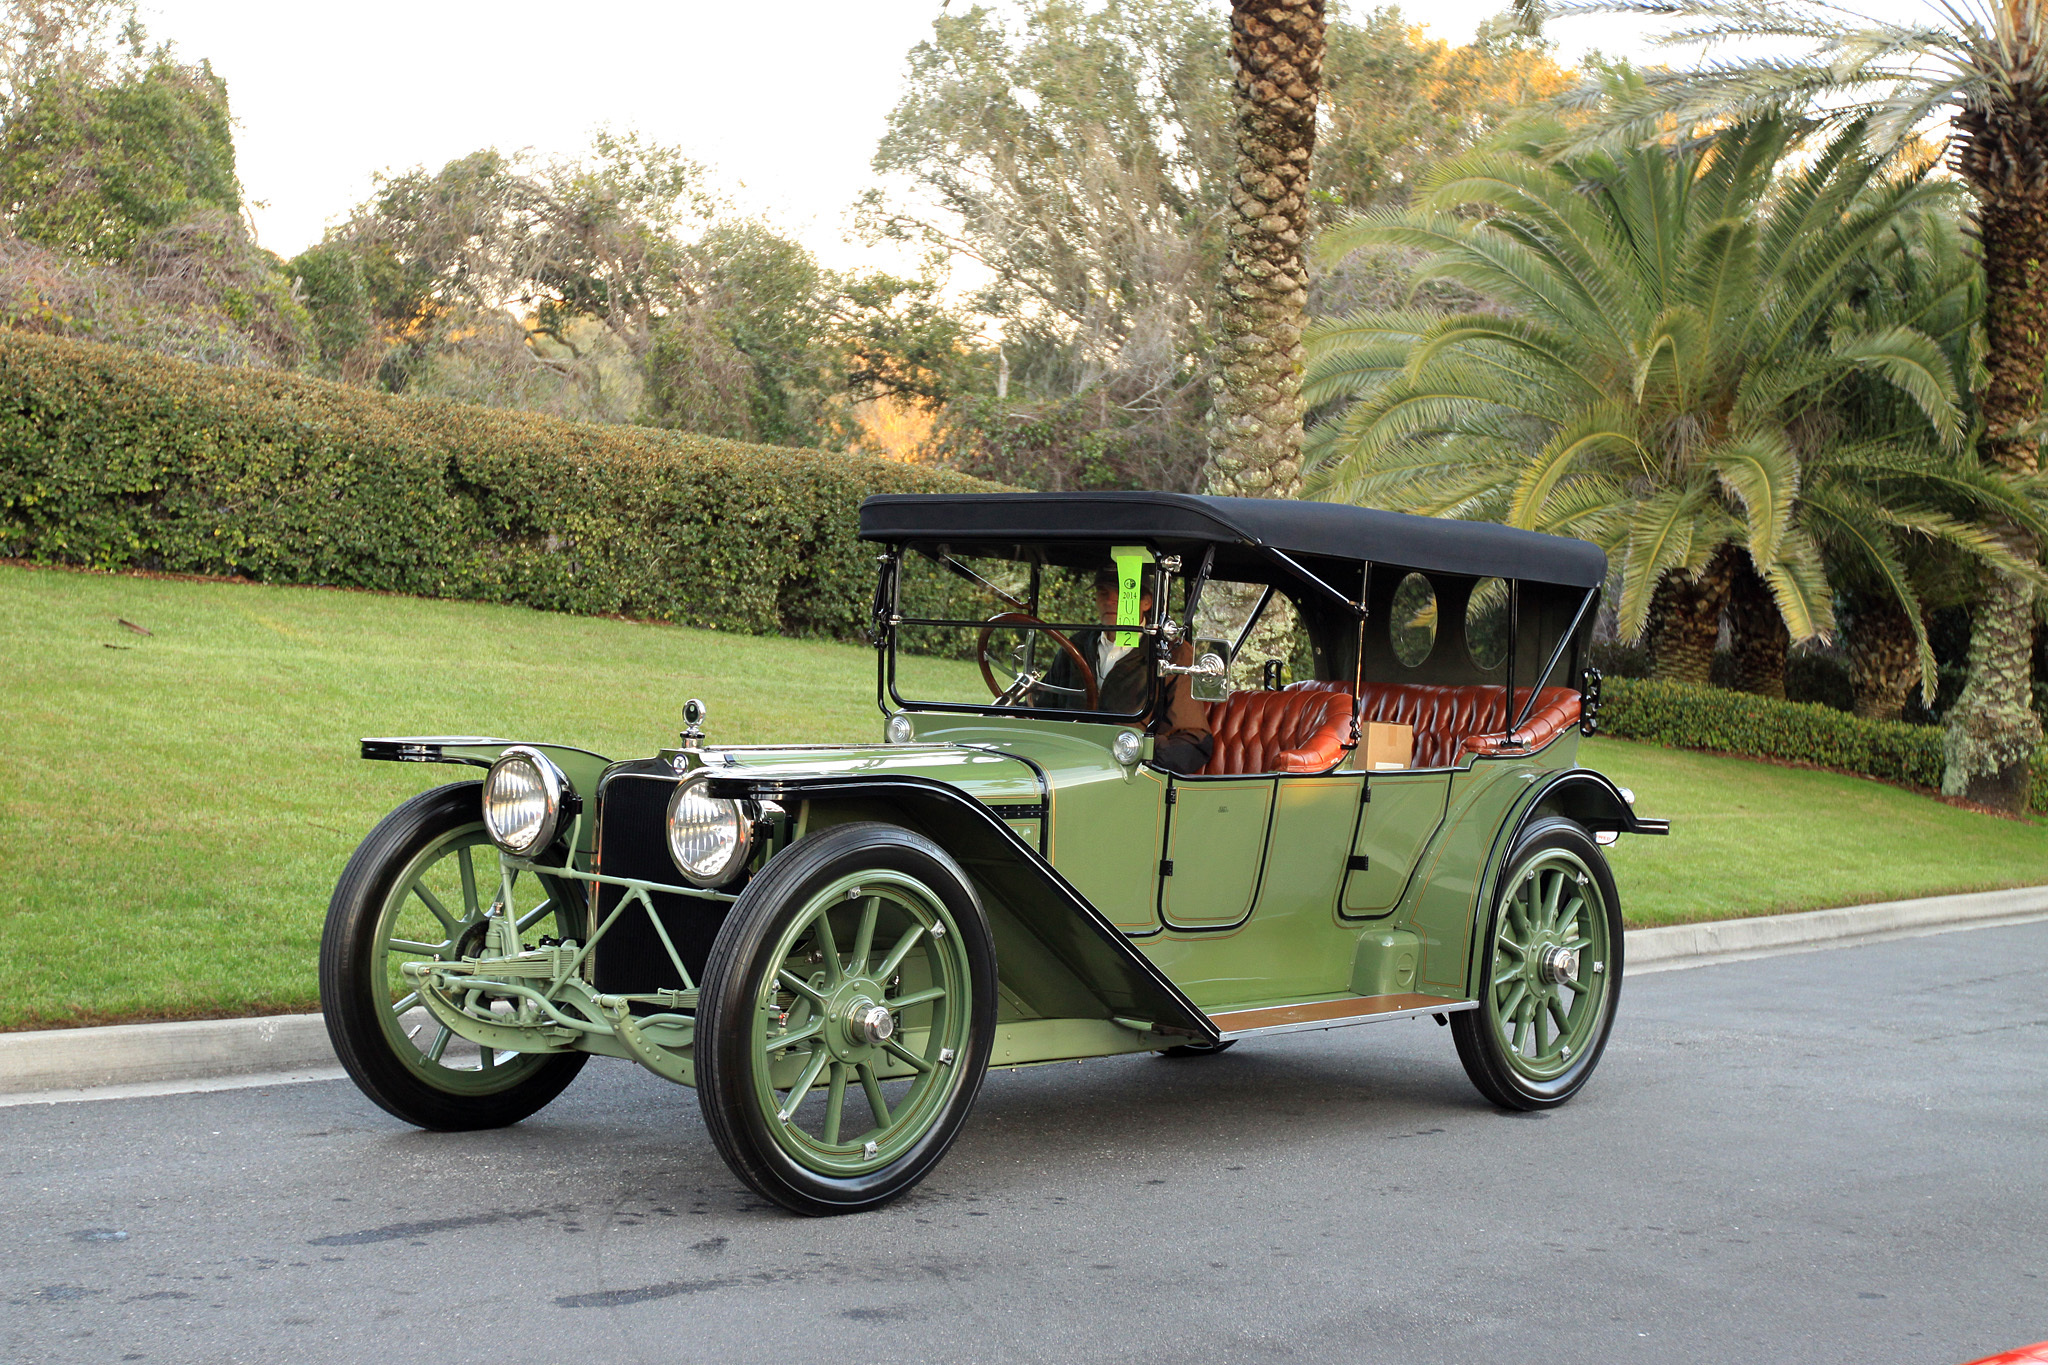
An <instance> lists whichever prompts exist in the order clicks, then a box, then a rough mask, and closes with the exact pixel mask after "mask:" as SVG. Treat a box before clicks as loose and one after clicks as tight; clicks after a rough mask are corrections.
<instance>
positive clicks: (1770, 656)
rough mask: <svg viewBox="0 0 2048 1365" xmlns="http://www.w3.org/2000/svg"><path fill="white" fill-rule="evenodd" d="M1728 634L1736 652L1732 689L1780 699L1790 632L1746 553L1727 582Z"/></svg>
mask: <svg viewBox="0 0 2048 1365" xmlns="http://www.w3.org/2000/svg"><path fill="white" fill-rule="evenodd" d="M1728 637H1729V638H1728V643H1729V647H1730V648H1731V649H1732V650H1733V651H1734V654H1735V658H1734V663H1735V690H1736V691H1738V692H1754V693H1755V694H1756V695H1758V696H1759V697H1776V698H1777V699H1778V700H1780V701H1783V700H1784V699H1785V654H1786V651H1788V650H1789V649H1790V648H1791V647H1792V634H1791V632H1790V631H1788V630H1786V629H1785V615H1784V613H1783V612H1781V611H1779V610H1778V599H1777V598H1776V597H1775V596H1773V595H1772V593H1771V585H1770V584H1768V583H1766V582H1765V581H1764V580H1763V579H1762V578H1761V577H1759V576H1758V574H1757V571H1756V568H1755V566H1754V565H1752V564H1751V563H1750V562H1749V556H1748V555H1741V556H1738V557H1737V562H1736V565H1735V569H1734V572H1733V574H1732V576H1731V578H1730V582H1729V586H1728Z"/></svg>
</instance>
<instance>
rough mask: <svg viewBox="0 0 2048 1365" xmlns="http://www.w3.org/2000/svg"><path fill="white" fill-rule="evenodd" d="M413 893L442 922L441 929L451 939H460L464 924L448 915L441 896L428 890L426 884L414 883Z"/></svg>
mask: <svg viewBox="0 0 2048 1365" xmlns="http://www.w3.org/2000/svg"><path fill="white" fill-rule="evenodd" d="M412 893H413V894H414V895H415V896H418V897H419V898H420V903H421V904H423V905H425V906H426V907H427V909H429V910H431V911H432V912H433V914H434V918H435V919H437V920H439V921H441V927H442V928H443V929H446V930H447V931H448V937H449V938H451V939H452V938H456V937H459V931H460V930H461V928H462V924H463V922H462V921H461V920H458V919H456V918H455V916H453V915H451V914H449V913H448V907H447V906H445V905H443V904H441V898H440V897H439V896H436V895H435V894H434V893H433V892H431V891H429V890H427V887H426V883H424V882H414V883H413V884H412Z"/></svg>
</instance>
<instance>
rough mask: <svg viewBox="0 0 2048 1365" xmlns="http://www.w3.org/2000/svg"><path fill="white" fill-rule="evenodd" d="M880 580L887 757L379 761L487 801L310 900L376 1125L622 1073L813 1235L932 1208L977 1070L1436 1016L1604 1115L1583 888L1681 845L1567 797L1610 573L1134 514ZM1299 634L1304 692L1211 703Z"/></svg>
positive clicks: (1287, 518)
mask: <svg viewBox="0 0 2048 1365" xmlns="http://www.w3.org/2000/svg"><path fill="white" fill-rule="evenodd" d="M861 537H862V539H864V540H866V541H869V542H872V543H873V544H874V545H875V546H876V547H877V548H878V551H879V574H878V580H877V586H876V592H875V597H874V607H873V613H874V614H873V621H874V625H873V631H874V638H875V642H876V648H877V675H878V681H877V688H878V697H879V701H880V704H881V708H882V711H883V713H884V717H885V720H884V722H883V725H882V730H883V735H884V738H883V742H881V743H877V744H872V745H856V746H852V747H845V746H834V745H823V744H775V745H759V746H751V745H750V746H736V745H715V744H712V743H710V742H708V741H707V740H706V739H705V736H704V733H703V722H704V708H703V707H702V705H701V704H699V703H697V702H692V703H690V704H689V706H687V707H686V708H685V717H684V718H685V722H686V728H685V730H684V732H683V734H682V736H681V743H680V744H679V745H678V747H676V748H674V749H670V750H665V751H663V752H662V753H660V754H658V755H656V756H655V757H652V758H642V759H630V760H626V761H623V762H614V761H611V760H608V759H606V758H603V757H600V756H599V755H597V754H593V753H588V752H585V751H583V750H580V749H575V748H568V747H564V746H561V745H555V744H546V743H515V742H513V741H509V740H501V739H484V738H475V737H425V738H401V739H366V740H364V741H363V742H362V752H363V756H364V757H365V758H375V759H392V760H398V761H402V762H421V763H466V764H473V765H476V766H479V767H484V768H487V769H488V772H487V773H486V774H485V776H484V778H483V781H482V782H480V783H479V782H474V781H472V782H464V783H458V784H455V785H451V786H442V787H437V788H434V789H432V790H430V791H427V792H424V793H422V794H421V795H419V796H417V797H415V798H414V799H412V800H410V801H408V802H406V803H405V804H403V805H401V806H400V807H399V808H398V809H397V810H395V811H393V812H392V813H391V814H390V815H389V816H387V817H386V818H385V819H384V820H383V822H382V823H380V824H379V825H378V826H377V827H376V829H375V830H374V831H372V832H371V834H370V835H369V837H368V838H367V839H365V840H364V841H363V843H362V845H361V847H360V848H358V849H357V851H356V853H355V855H354V856H353V857H352V858H351V859H350V861H349V863H348V866H347V869H346V870H345V871H344V872H343V874H342V877H341V881H340V884H339V885H338V886H337V887H336V889H335V893H334V899H333V903H332V905H331V907H330V909H329V912H328V920H327V927H326V933H325V937H324V939H323V941H322V946H321V958H320V983H321V999H322V1004H323V1006H324V1008H325V1012H326V1017H327V1021H328V1028H329V1030H330V1032H331V1033H332V1035H333V1039H334V1045H335V1049H336V1051H337V1052H338V1053H339V1054H340V1057H341V1060H342V1062H343V1064H344V1065H345V1066H346V1067H347V1068H348V1071H349V1073H350V1074H351V1075H352V1076H353V1077H354V1078H355V1080H356V1082H357V1084H358V1085H360V1086H361V1087H362V1089H363V1091H364V1093H366V1094H367V1095H368V1096H369V1097H370V1098H371V1099H372V1100H374V1101H376V1102H377V1103H378V1104H380V1105H382V1106H383V1107H384V1108H385V1109H387V1110H389V1111H390V1112H391V1113H393V1114H395V1115H397V1116H398V1117H399V1118H402V1119H405V1120H407V1121H408V1122H411V1123H415V1124H419V1125H421V1126H423V1127H427V1128H433V1129H473V1128H483V1127H491V1126H496V1125H502V1124H508V1123H514V1122H517V1121H518V1120H520V1119H522V1118H525V1117H526V1116H527V1115H529V1114H532V1113H533V1112H534V1111H536V1110H538V1109H539V1108H540V1107H541V1106H543V1105H545V1104H546V1103H547V1102H548V1101H549V1100H551V1099H553V1098H554V1097H555V1096H556V1095H557V1094H559V1093H560V1092H561V1091H562V1089H563V1087H564V1086H566V1085H567V1084H568V1083H569V1081H570V1080H571V1079H572V1078H573V1077H574V1076H575V1075H576V1073H577V1071H578V1070H579V1069H580V1068H581V1067H582V1066H583V1064H584V1062H585V1061H586V1060H587V1059H588V1058H589V1057H591V1056H592V1055H598V1056H606V1057H620V1058H626V1059H629V1060H632V1061H636V1062H639V1063H640V1064H641V1065H643V1066H646V1067H647V1068H649V1069H650V1070H652V1071H654V1072H656V1073H657V1074H659V1075H661V1076H664V1077H667V1078H668V1079H669V1080H672V1081H679V1082H681V1083H683V1084H685V1085H694V1086H696V1087H697V1089H698V1092H699V1094H700V1097H701V1099H700V1102H701V1105H702V1108H703V1112H704V1117H705V1124H706V1127H707V1128H708V1129H709V1130H710V1133H711V1137H712V1140H713V1141H714V1142H715V1143H716V1144H717V1147H718V1149H719V1151H720V1153H721V1154H722V1155H723V1156H724V1157H725V1159H726V1161H727V1163H728V1164H729V1165H730V1166H731V1167H732V1169H733V1171H734V1172H735V1173H736V1174H737V1175H738V1176H739V1177H740V1178H741V1179H742V1180H744V1181H745V1182H746V1183H747V1184H748V1185H750V1186H752V1187H753V1188H754V1189H755V1190H757V1191H758V1192H760V1193H761V1194H762V1195H764V1196H766V1197H767V1198H769V1199H772V1200H774V1201H776V1202H777V1203H780V1204H782V1205H783V1206H785V1207H787V1208H789V1209H792V1210H795V1211H797V1212H800V1213H807V1214H823V1213H837V1212H845V1211H849V1210H857V1209H864V1208H871V1207H874V1206H876V1205H879V1204H881V1203H883V1202H885V1201H887V1200H889V1199H892V1198H894V1197H895V1196H897V1195H899V1194H901V1193H903V1192H904V1191H905V1190H907V1189H909V1188H910V1187H911V1186H912V1185H914V1184H915V1183H916V1182H917V1181H918V1180H920V1179H922V1178H923V1177H924V1176H925V1175H926V1174H927V1173H928V1172H929V1171H930V1170H931V1169H932V1167H933V1166H934V1165H935V1164H936V1163H937V1162H938V1160H939V1159H940V1157H941V1156H943V1155H944V1153H945V1152H946V1150H947V1148H948V1146H949V1145H950V1144H951V1143H952V1141H953V1139H954V1138H955V1136H956V1135H957V1134H958V1133H959V1131H960V1128H961V1125H962V1123H963V1122H964V1121H965V1119H966V1117H967V1112H968V1109H969V1107H970V1106H971V1105H972V1104H973V1102H974V1098H975V1095H976V1093H977V1091H978V1090H979V1088H980V1086H981V1082H982V1078H983V1076H984V1074H985V1073H986V1072H987V1070H988V1068H990V1067H992V1066H1027V1065H1031V1064H1034V1063H1041V1062H1050V1061H1056V1060H1061V1059H1073V1058H1084V1057H1101V1056H1108V1055H1112V1054H1117V1053H1131V1052H1155V1053H1161V1054H1164V1055H1166V1056H1170V1057H1190V1056H1201V1055H1207V1054H1214V1053H1216V1052H1219V1051H1221V1050H1222V1049H1224V1048H1227V1047H1229V1046H1231V1045H1232V1044H1233V1043H1234V1042H1235V1041H1236V1040H1238V1039H1240V1038H1248V1037H1256V1036H1259V1035H1263V1034H1272V1033H1283V1032H1288V1031H1293V1030H1300V1029H1326V1028H1334V1027H1339V1026H1342V1025H1348V1024H1365V1023H1372V1022H1376V1021H1380V1020H1390V1019H1403V1018H1412V1017H1415V1016H1418V1015H1434V1016H1435V1017H1436V1018H1437V1020H1438V1021H1439V1022H1448V1023H1449V1025H1450V1028H1451V1033H1452V1036H1453V1037H1454V1038H1455V1040H1456V1044H1457V1052H1458V1056H1459V1058H1460V1060H1461V1061H1462V1062H1463V1063H1464V1066H1465V1069H1466V1071H1467V1072H1468V1073H1469V1074H1470V1076H1471V1079H1472V1080H1473V1082H1474V1083H1475V1084H1476V1085H1477V1086H1478V1087H1479V1089H1480V1091H1481V1092H1482V1093H1483V1094H1484V1095H1485V1096H1486V1097H1487V1098H1488V1099H1490V1100H1492V1101H1494V1102H1495V1103H1497V1104H1500V1105H1502V1106H1506V1107H1508V1108H1511V1109H1537V1108H1543V1107H1546V1106H1550V1105H1555V1104H1560V1103H1563V1102H1564V1101H1565V1100H1566V1099H1568V1098H1570V1097H1571V1096H1572V1095H1573V1094H1574V1093H1575V1092H1576V1091H1577V1090H1578V1089H1579V1088H1580V1087H1581V1086H1582V1085H1584V1084H1585V1082H1586V1079H1587V1077H1588V1076H1589V1075H1590V1074H1591V1073H1592V1070H1593V1068H1594V1066H1595V1065H1596V1064H1597V1063H1598V1061H1599V1059H1600V1054H1601V1050H1602V1048H1603V1047H1604V1046H1605V1043H1606V1040H1607V1036H1608V1032H1609V1030H1610V1029H1611V1027H1612V1026H1613V1022H1614V1012H1615V1005H1616V1001H1617V998H1618V995H1619V991H1620V986H1621V967H1622V930H1621V913H1620V902H1619V899H1618V897H1617V896H1616V894H1615V887H1614V879H1613V877H1612V875H1611V874H1610V872H1609V870H1608V867H1607V863H1606V860H1605V858H1604V857H1603V856H1602V853H1601V845H1602V844H1603V843H1611V842H1612V841H1613V840H1614V839H1615V837H1617V836H1618V835H1619V834H1621V833H1636V834H1661V833H1664V832H1666V829H1667V826H1666V824H1665V822H1663V821H1655V820H1647V819H1642V818H1639V817H1638V816H1637V815H1636V814H1635V813H1634V811H1633V809H1632V804H1633V797H1632V796H1631V795H1630V794H1629V793H1628V792H1626V791H1624V790H1622V789H1621V788H1618V787H1617V786H1615V785H1614V784H1613V783H1612V782H1610V781H1609V780H1608V779H1607V778H1605V777H1603V776H1601V775H1600V774H1598V773H1595V772H1591V771H1588V770H1586V769H1583V768H1579V767H1577V766H1575V764H1574V756H1575V752H1576V750H1577V747H1578V734H1579V733H1580V732H1581V731H1586V732H1590V731H1591V729H1592V727H1593V723H1594V719H1595V711H1596V709H1597V701H1598V674H1597V673H1596V672H1593V671H1592V670H1590V669H1588V668H1587V667H1586V666H1585V655H1586V648H1587V644H1588V641H1589V639H1590V635H1591V630H1592V624H1593V617H1594V610H1595V606H1596V604H1597V602H1598V600H1599V596H1600V585H1601V583H1602V581H1603V579H1604V578H1605V575H1606V560H1605V557H1604V556H1603V555H1602V553H1601V552H1600V551H1599V550H1598V549H1597V548H1595V547H1593V546H1591V545H1587V544H1584V543H1583V542H1579V541H1573V540H1565V539H1560V538H1556V537H1551V536H1542V535H1536V534H1533V533H1530V532H1525V531H1519V530H1514V529H1511V528H1507V527H1502V526H1495V525H1484V524H1476V523H1470V522H1459V521H1447V520H1436V519H1431V518H1422V517H1410V516H1402V515H1398V514H1395V513H1389V512H1376V511H1368V510H1362V509H1359V508H1353V507H1343V506H1337V505H1334V504H1326V503H1302V502H1278V501H1255V500H1246V499H1227V498H1205V497H1195V496H1189V495H1183V494H1166V493H1149V492H1129V493H1077V494H1061V495H1055V494H988V495H971V496H970V495H961V496H908V495H901V496H884V497H875V498H871V499H869V500H868V501H867V502H866V503H865V504H864V506H863V507H862V510H861ZM1091 590H1092V592H1091ZM1282 609H1286V610H1291V612H1292V622H1293V624H1292V625H1291V626H1288V627H1287V636H1286V638H1291V639H1292V640H1293V641H1294V645H1293V648H1292V654H1293V660H1294V663H1295V665H1296V667H1297V668H1298V671H1301V672H1304V673H1306V672H1309V671H1310V670H1311V669H1312V671H1313V677H1303V678H1302V679H1301V680H1299V681H1294V682H1291V683H1288V682H1286V681H1285V678H1286V671H1285V667H1284V666H1283V665H1282V664H1281V662H1280V661H1277V660H1273V661H1264V662H1263V663H1262V667H1261V668H1260V669H1259V670H1257V671H1256V673H1253V674H1251V675H1250V676H1246V669H1245V667H1244V665H1245V664H1247V663H1249V662H1251V661H1249V660H1244V661H1240V663H1239V666H1238V667H1237V668H1236V670H1235V674H1234V676H1238V677H1240V678H1241V679H1242V680H1243V681H1247V682H1253V683H1255V684H1256V683H1258V682H1261V681H1262V682H1263V684H1264V685H1253V686H1247V687H1242V688H1238V689H1236V690H1227V681H1226V680H1227V678H1229V677H1230V676H1233V672H1232V669H1231V667H1230V663H1229V658H1228V656H1230V655H1231V654H1233V653H1236V652H1237V651H1238V650H1240V649H1242V647H1243V646H1244V644H1245V642H1246V641H1247V640H1248V639H1250V638H1252V636H1253V635H1254V633H1255V628H1264V629H1266V633H1267V634H1268V635H1269V636H1271V635H1273V634H1274V632H1275V631H1276V630H1278V629H1279V625H1280V624H1281V623H1283V622H1284V621H1285V618H1282V617H1278V616H1275V617H1273V618H1272V620H1271V621H1268V619H1267V616H1266V613H1269V612H1274V611H1278V610H1282ZM1240 617H1241V618H1242V619H1239V618H1240ZM1262 622H1265V623H1266V626H1265V627H1261V623H1262ZM1169 719H1172V721H1173V723H1174V724H1175V725H1177V726H1179V727H1180V728H1179V729H1177V730H1174V731H1173V732H1172V734H1171V735H1169V734H1168V732H1167V727H1168V722H1169ZM1205 727H1206V731H1207V735H1206V738H1205V737H1204V736H1203V734H1202V733H1201V732H1202V731H1203V729H1204V728H1205ZM1176 769H1177V770H1176Z"/></svg>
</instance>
